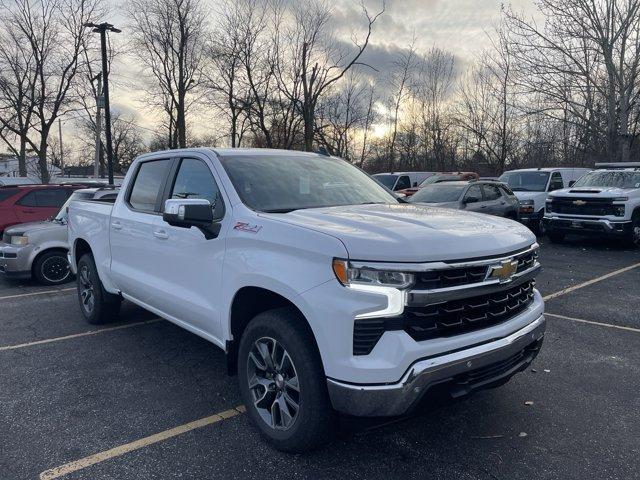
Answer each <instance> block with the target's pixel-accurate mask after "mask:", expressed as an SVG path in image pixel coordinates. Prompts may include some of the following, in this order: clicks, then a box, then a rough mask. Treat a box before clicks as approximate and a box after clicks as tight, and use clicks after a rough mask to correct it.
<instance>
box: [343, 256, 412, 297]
mask: <svg viewBox="0 0 640 480" xmlns="http://www.w3.org/2000/svg"><path fill="white" fill-rule="evenodd" d="M333 272H334V273H335V274H336V278H337V279H338V280H339V281H340V283H342V284H343V285H344V286H351V285H371V286H379V287H393V288H397V289H400V290H402V289H405V288H408V287H410V286H411V285H413V282H414V280H415V277H414V275H413V274H411V273H404V272H394V271H391V270H375V269H372V268H355V267H353V266H351V265H349V262H348V261H347V260H341V259H338V258H336V259H334V260H333Z"/></svg>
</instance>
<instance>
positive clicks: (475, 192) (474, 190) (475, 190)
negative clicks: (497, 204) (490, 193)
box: [464, 185, 482, 202]
mask: <svg viewBox="0 0 640 480" xmlns="http://www.w3.org/2000/svg"><path fill="white" fill-rule="evenodd" d="M464 200H465V201H466V202H469V201H471V202H481V201H482V190H480V185H471V186H470V187H469V190H467V193H466V194H465V195H464Z"/></svg>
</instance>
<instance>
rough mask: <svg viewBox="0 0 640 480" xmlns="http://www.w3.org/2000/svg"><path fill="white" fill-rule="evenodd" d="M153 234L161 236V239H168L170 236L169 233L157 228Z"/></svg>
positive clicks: (157, 236)
mask: <svg viewBox="0 0 640 480" xmlns="http://www.w3.org/2000/svg"><path fill="white" fill-rule="evenodd" d="M153 236H154V237H156V238H159V239H160V240H167V239H168V238H169V234H168V233H167V232H165V231H164V230H155V231H154V232H153Z"/></svg>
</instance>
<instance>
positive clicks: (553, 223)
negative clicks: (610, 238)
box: [543, 215, 632, 236]
mask: <svg viewBox="0 0 640 480" xmlns="http://www.w3.org/2000/svg"><path fill="white" fill-rule="evenodd" d="M543 222H544V224H545V226H546V227H547V228H548V229H550V230H558V231H565V232H576V233H581V232H584V233H598V232H599V233H603V234H607V235H614V236H615V235H626V234H628V233H629V230H630V228H631V224H632V222H631V221H630V220H620V221H617V220H616V221H614V220H609V219H606V218H583V217H559V216H554V215H547V216H545V217H544V219H543Z"/></svg>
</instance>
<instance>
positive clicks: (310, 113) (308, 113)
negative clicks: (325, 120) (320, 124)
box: [302, 106, 315, 152]
mask: <svg viewBox="0 0 640 480" xmlns="http://www.w3.org/2000/svg"><path fill="white" fill-rule="evenodd" d="M302 116H303V118H304V149H305V150H306V151H307V152H312V151H313V134H314V133H315V132H314V130H315V125H314V109H313V107H312V106H305V108H304V111H303V114H302Z"/></svg>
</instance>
